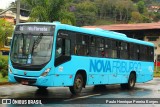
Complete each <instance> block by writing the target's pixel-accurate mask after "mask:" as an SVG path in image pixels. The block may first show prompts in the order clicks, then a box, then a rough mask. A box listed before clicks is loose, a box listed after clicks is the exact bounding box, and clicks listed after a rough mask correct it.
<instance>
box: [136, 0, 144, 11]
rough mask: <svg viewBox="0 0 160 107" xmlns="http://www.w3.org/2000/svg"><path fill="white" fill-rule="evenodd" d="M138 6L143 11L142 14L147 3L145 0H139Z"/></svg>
mask: <svg viewBox="0 0 160 107" xmlns="http://www.w3.org/2000/svg"><path fill="white" fill-rule="evenodd" d="M137 7H138V11H139V13H141V14H142V13H144V11H145V4H144V1H143V0H141V1H139V2H138V3H137Z"/></svg>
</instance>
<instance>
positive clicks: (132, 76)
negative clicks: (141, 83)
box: [121, 73, 136, 89]
mask: <svg viewBox="0 0 160 107" xmlns="http://www.w3.org/2000/svg"><path fill="white" fill-rule="evenodd" d="M135 83H136V76H135V73H131V74H130V76H129V79H128V83H126V84H121V88H122V89H133V88H134V86H135Z"/></svg>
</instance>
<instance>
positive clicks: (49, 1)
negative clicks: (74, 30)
mask: <svg viewBox="0 0 160 107" xmlns="http://www.w3.org/2000/svg"><path fill="white" fill-rule="evenodd" d="M24 1H25V2H26V3H27V4H28V5H29V6H30V7H31V8H32V10H31V13H30V19H29V20H30V21H38V22H53V21H64V20H65V22H69V24H75V18H74V14H73V12H70V11H69V9H66V8H65V6H66V4H67V2H71V0H24ZM66 16H67V17H66ZM62 17H63V18H62Z"/></svg>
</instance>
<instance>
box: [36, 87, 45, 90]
mask: <svg viewBox="0 0 160 107" xmlns="http://www.w3.org/2000/svg"><path fill="white" fill-rule="evenodd" d="M38 89H39V90H46V89H47V87H45V86H38Z"/></svg>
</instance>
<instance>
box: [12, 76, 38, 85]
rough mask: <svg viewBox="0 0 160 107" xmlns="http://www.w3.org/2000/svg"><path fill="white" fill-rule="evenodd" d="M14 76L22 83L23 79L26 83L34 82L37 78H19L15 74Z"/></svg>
mask: <svg viewBox="0 0 160 107" xmlns="http://www.w3.org/2000/svg"><path fill="white" fill-rule="evenodd" d="M14 78H15V80H16V81H17V82H19V83H22V82H23V81H25V82H28V84H34V83H36V81H37V79H29V78H21V77H16V76H14Z"/></svg>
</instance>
